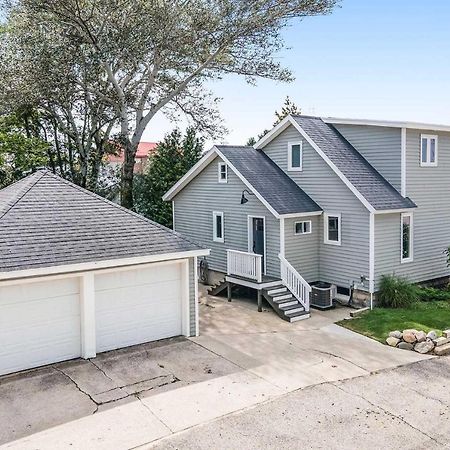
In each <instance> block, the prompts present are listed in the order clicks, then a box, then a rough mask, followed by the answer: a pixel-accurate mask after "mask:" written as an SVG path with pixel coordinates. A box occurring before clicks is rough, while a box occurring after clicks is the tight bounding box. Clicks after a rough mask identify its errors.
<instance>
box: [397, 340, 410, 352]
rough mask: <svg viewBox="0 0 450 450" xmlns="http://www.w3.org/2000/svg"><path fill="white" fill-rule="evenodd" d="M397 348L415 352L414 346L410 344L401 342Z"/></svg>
mask: <svg viewBox="0 0 450 450" xmlns="http://www.w3.org/2000/svg"><path fill="white" fill-rule="evenodd" d="M397 348H401V349H402V350H413V349H414V345H412V344H409V343H408V342H400V343H399V344H398V345H397Z"/></svg>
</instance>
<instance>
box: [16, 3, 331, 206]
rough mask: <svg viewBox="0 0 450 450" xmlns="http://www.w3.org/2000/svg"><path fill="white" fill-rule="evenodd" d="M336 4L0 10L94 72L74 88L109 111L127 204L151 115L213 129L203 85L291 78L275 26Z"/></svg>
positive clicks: (215, 123)
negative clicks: (232, 77) (229, 79)
mask: <svg viewBox="0 0 450 450" xmlns="http://www.w3.org/2000/svg"><path fill="white" fill-rule="evenodd" d="M338 1H339V0H189V1H186V0H170V1H169V0H121V1H111V0H17V1H15V2H14V3H13V5H14V6H13V7H12V9H10V10H9V12H8V14H9V17H10V18H12V17H19V18H20V21H21V22H22V23H24V24H25V27H24V28H23V29H26V30H27V33H29V34H30V35H34V34H35V32H36V30H44V31H45V32H44V39H45V40H49V41H51V42H52V43H53V42H54V41H61V42H63V45H62V46H61V48H60V49H59V50H60V52H61V54H60V55H59V56H58V57H59V58H67V60H68V62H69V65H72V63H74V62H75V63H76V62H77V61H78V60H79V59H80V60H82V61H83V64H86V65H87V66H89V67H92V69H93V73H94V74H96V73H97V71H98V72H99V76H100V77H99V78H98V77H96V76H87V77H86V79H84V80H82V81H81V84H82V85H83V91H85V92H87V93H89V95H92V96H93V98H95V100H96V102H101V103H102V104H103V105H107V106H109V107H110V108H111V111H113V113H114V116H115V117H117V126H118V140H119V142H120V144H121V145H122V146H123V148H124V149H125V161H124V164H123V172H122V188H121V201H122V204H123V205H124V206H126V207H132V206H133V191H132V185H133V167H134V160H135V154H136V150H137V145H138V143H139V141H140V140H141V137H142V133H143V132H144V130H145V128H146V127H147V126H148V125H149V123H150V122H151V120H152V119H153V118H154V117H155V115H156V114H157V113H158V112H159V111H161V110H163V111H164V112H165V113H166V114H169V115H173V114H179V113H180V112H184V113H185V114H186V115H188V116H189V117H190V118H191V119H192V120H193V122H194V124H195V125H196V127H197V129H198V130H199V131H203V132H208V133H209V134H210V135H213V136H214V135H217V134H219V133H220V132H221V131H222V127H221V126H220V120H219V116H218V113H217V99H216V98H215V97H214V96H213V95H212V94H211V93H210V92H209V91H208V90H207V89H206V88H205V84H206V83H207V82H208V81H210V80H214V79H218V78H220V77H222V76H223V75H224V74H229V73H233V74H238V75H242V76H244V77H246V78H247V80H248V81H249V82H254V81H255V79H256V78H257V77H262V78H267V79H273V80H282V81H290V80H291V79H292V74H291V73H290V71H289V70H287V69H286V68H283V67H282V66H281V65H280V62H279V58H277V54H278V52H279V51H280V50H281V49H282V48H283V45H284V44H283V40H282V38H281V34H280V32H281V30H282V29H283V27H285V26H286V25H287V24H288V22H289V20H290V19H294V18H302V17H305V16H313V15H318V14H327V13H330V12H331V11H332V9H333V7H334V6H335V5H336V3H337V2H338ZM49 48H52V45H50V46H49ZM40 51H41V46H38V52H40ZM37 57H39V55H37ZM42 76H43V77H45V76H46V74H45V73H43V74H42ZM78 81H80V80H78Z"/></svg>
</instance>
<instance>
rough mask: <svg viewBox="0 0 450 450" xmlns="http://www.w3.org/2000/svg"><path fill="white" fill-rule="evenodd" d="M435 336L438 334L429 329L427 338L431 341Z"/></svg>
mask: <svg viewBox="0 0 450 450" xmlns="http://www.w3.org/2000/svg"><path fill="white" fill-rule="evenodd" d="M437 338H438V335H437V333H436V331H430V332H429V333H428V334H427V339H431V340H432V341H434V340H435V339H437Z"/></svg>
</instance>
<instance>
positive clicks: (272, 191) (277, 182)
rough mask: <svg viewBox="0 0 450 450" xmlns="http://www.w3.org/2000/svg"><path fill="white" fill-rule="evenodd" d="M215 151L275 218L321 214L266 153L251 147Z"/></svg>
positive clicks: (219, 146)
mask: <svg viewBox="0 0 450 450" xmlns="http://www.w3.org/2000/svg"><path fill="white" fill-rule="evenodd" d="M216 148H217V149H218V150H219V151H220V152H221V153H222V154H223V155H224V156H225V157H226V158H227V159H228V160H229V161H230V162H231V164H233V166H234V167H236V169H237V170H238V171H239V172H240V173H241V174H242V176H243V177H244V178H245V179H246V180H247V181H248V182H249V183H250V184H251V185H252V186H253V187H254V188H255V189H256V190H257V191H258V192H259V193H260V194H261V196H262V197H263V198H264V199H265V200H266V201H267V203H269V205H270V206H271V207H272V208H273V209H274V210H275V211H276V212H277V213H278V214H298V213H308V212H317V211H322V209H321V208H320V206H319V205H318V204H317V203H316V202H315V201H314V200H312V199H311V197H309V196H308V195H307V194H306V193H305V192H304V191H303V190H302V189H301V188H300V187H299V186H298V185H297V184H296V183H295V182H294V181H293V180H292V179H291V178H290V177H288V176H287V175H286V174H285V173H284V172H283V171H282V170H281V169H280V167H278V166H277V165H276V164H275V163H274V162H273V161H272V160H271V159H270V158H269V157H268V156H267V155H266V154H265V153H263V152H261V151H259V150H255V149H254V148H253V147H236V146H227V145H217V146H216Z"/></svg>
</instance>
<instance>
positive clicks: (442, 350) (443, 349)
mask: <svg viewBox="0 0 450 450" xmlns="http://www.w3.org/2000/svg"><path fill="white" fill-rule="evenodd" d="M434 354H435V355H438V356H444V355H450V344H444V345H440V346H439V347H435V349H434Z"/></svg>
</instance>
